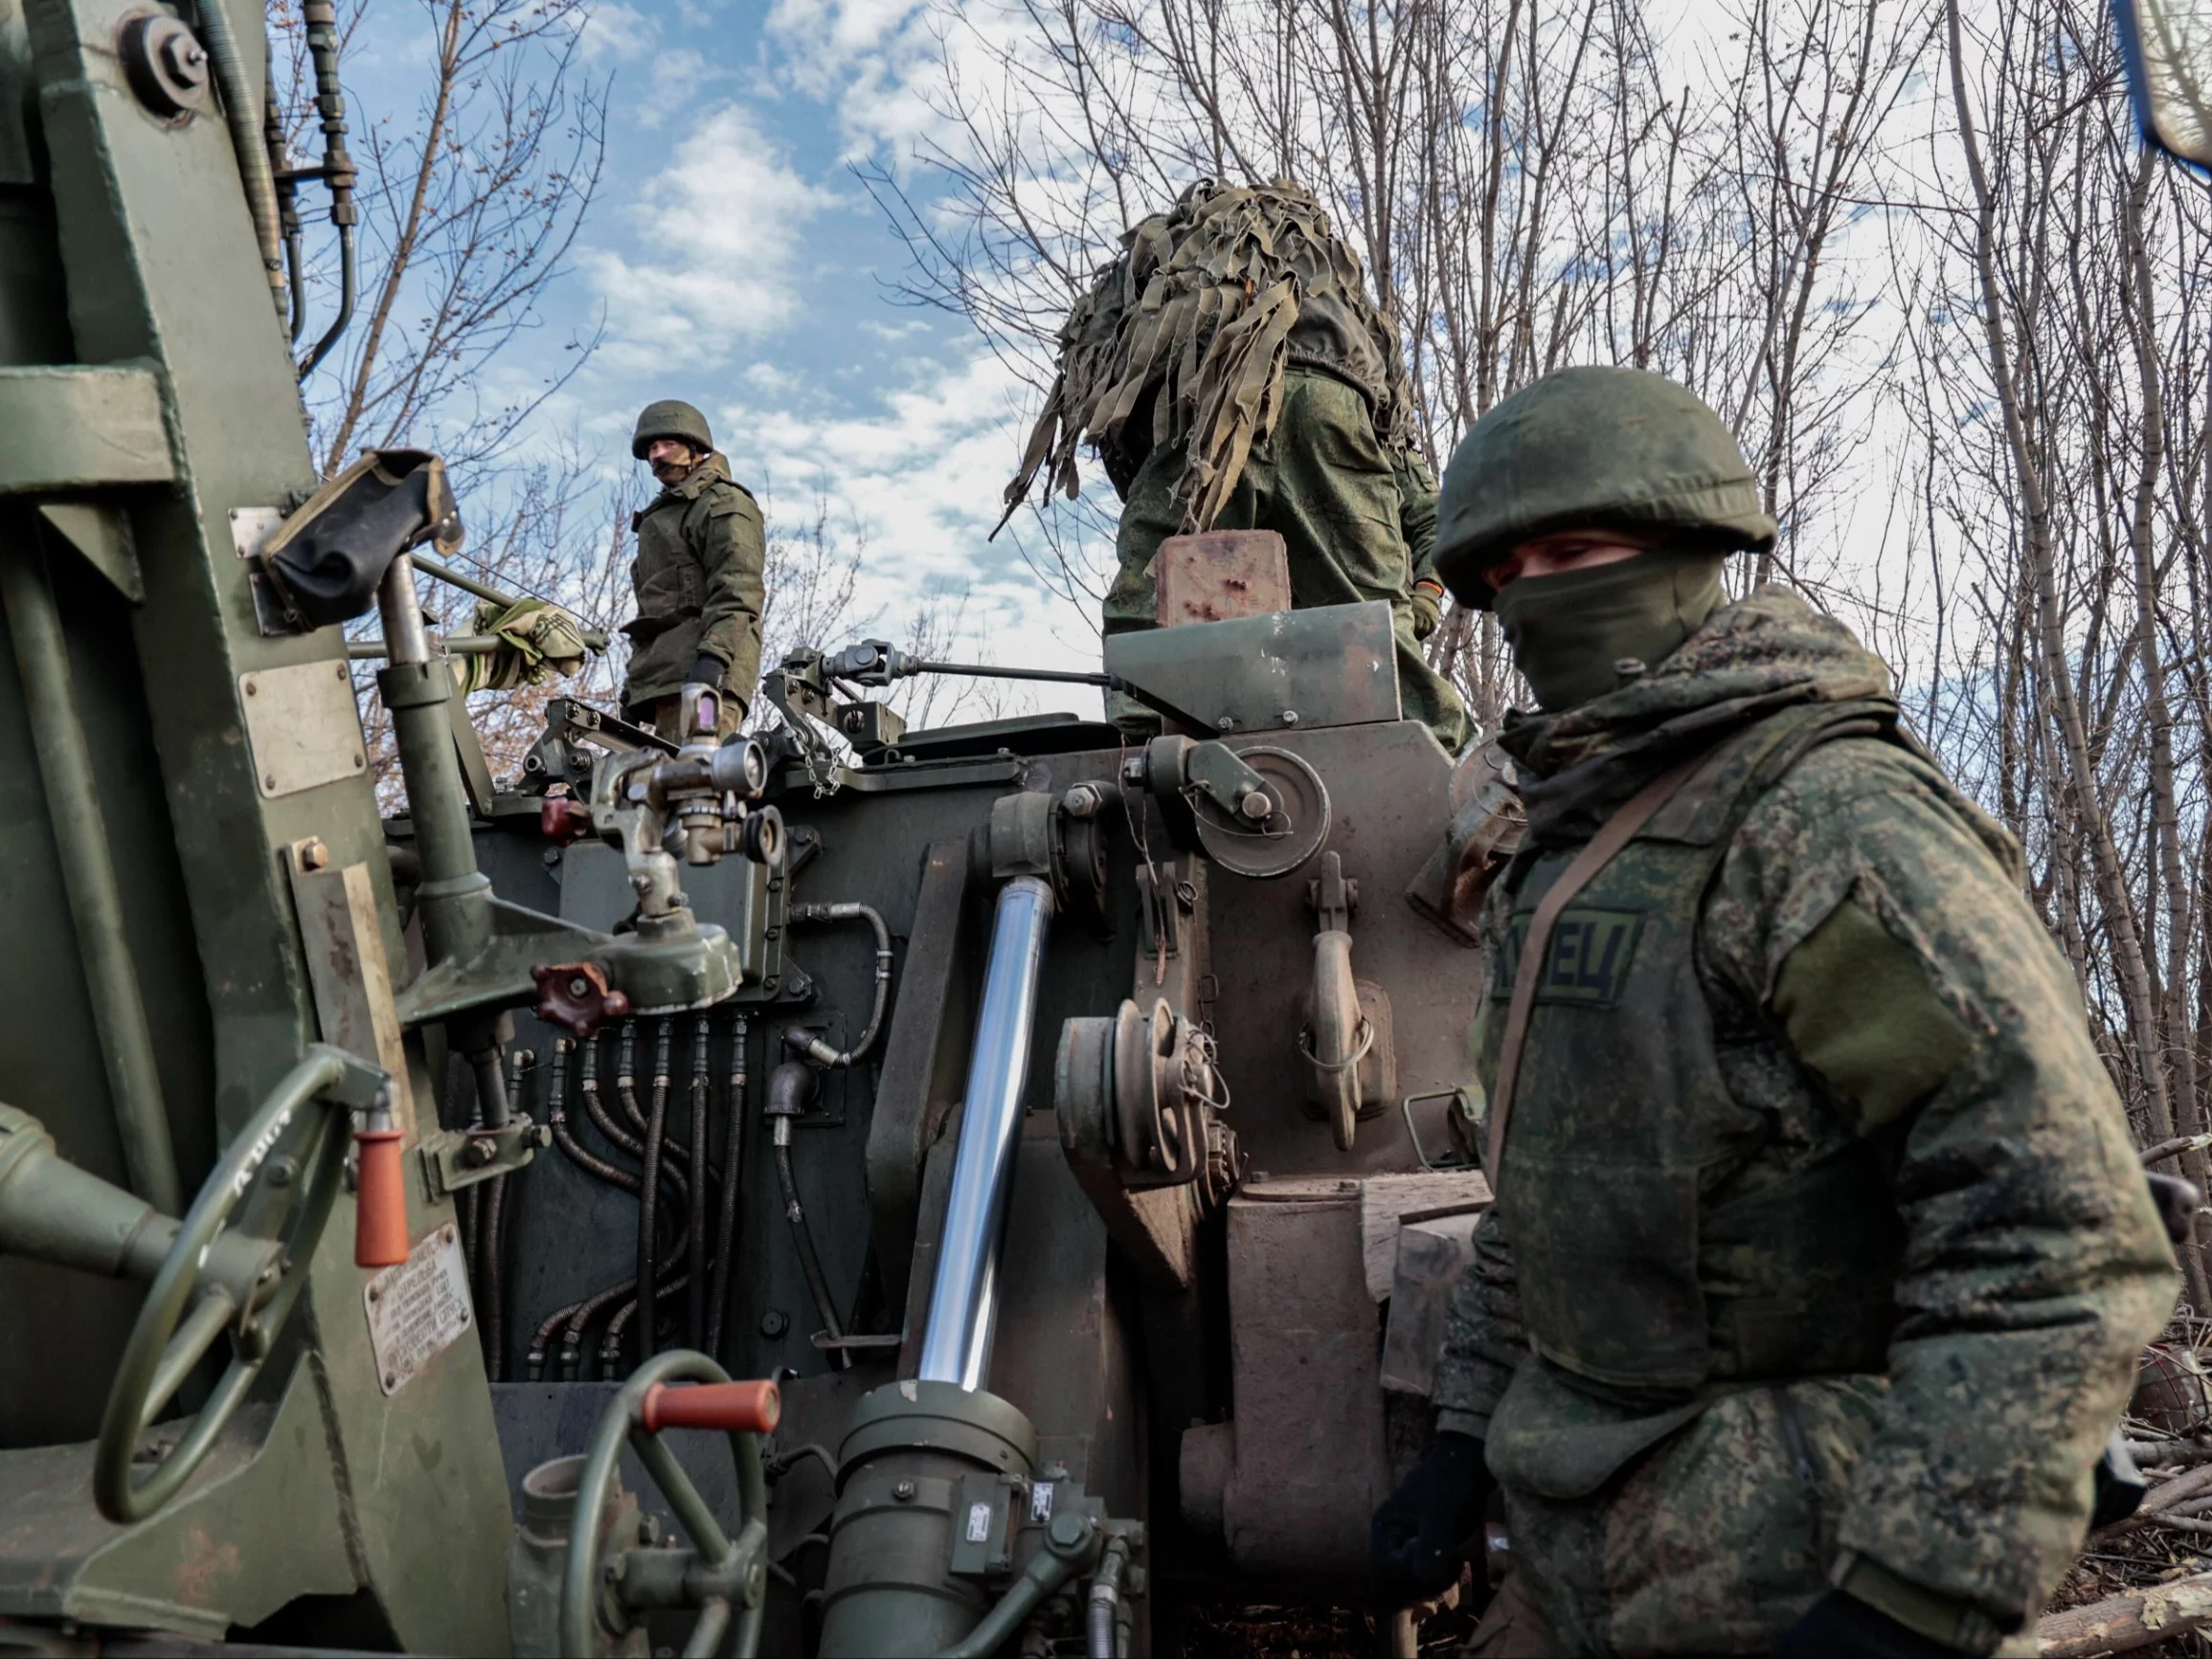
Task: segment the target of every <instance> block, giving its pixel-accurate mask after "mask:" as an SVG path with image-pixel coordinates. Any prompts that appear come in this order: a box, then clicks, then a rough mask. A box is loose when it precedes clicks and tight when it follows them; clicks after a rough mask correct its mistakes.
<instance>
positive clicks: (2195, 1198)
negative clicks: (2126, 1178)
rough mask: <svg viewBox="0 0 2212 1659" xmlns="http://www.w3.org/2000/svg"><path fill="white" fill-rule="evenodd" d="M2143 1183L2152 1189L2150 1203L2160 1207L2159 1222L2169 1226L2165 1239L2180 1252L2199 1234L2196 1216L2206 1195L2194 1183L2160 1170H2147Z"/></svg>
mask: <svg viewBox="0 0 2212 1659" xmlns="http://www.w3.org/2000/svg"><path fill="white" fill-rule="evenodd" d="M2143 1179H2144V1180H2146V1181H2148V1182H2149V1183H2150V1185H2151V1201H2152V1202H2153V1203H2155V1204H2156V1205H2157V1206H2158V1220H2160V1221H2161V1222H2165V1223H2166V1237H2167V1238H2169V1239H2171V1240H2172V1241H2173V1242H2174V1248H2176V1249H2177V1250H2178V1249H2179V1248H2180V1247H2181V1246H2182V1245H2183V1244H2187V1243H2188V1242H2189V1235H2190V1234H2191V1233H2192V1232H2194V1231H2195V1230H2196V1224H2197V1212H2198V1211H2199V1210H2200V1209H2201V1208H2203V1205H2204V1195H2203V1194H2202V1193H2201V1192H2199V1191H2198V1190H2197V1186H2196V1183H2195V1182H2193V1181H2186V1180H2183V1179H2182V1178H2181V1177H2179V1176H2170V1175H2167V1174H2165V1173H2164V1172H2163V1171H2161V1170H2145V1171H2144V1172H2143Z"/></svg>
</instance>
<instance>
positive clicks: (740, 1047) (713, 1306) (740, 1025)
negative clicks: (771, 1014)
mask: <svg viewBox="0 0 2212 1659" xmlns="http://www.w3.org/2000/svg"><path fill="white" fill-rule="evenodd" d="M751 1026H752V1021H751V1020H749V1019H748V1018H747V1017H746V1016H745V1015H743V1014H740V1015H738V1016H737V1017H736V1019H735V1020H734V1021H733V1022H732V1026H731V1032H730V1115H729V1128H728V1130H727V1131H726V1134H727V1136H728V1138H727V1139H726V1140H725V1141H724V1143H723V1146H722V1200H721V1206H720V1213H719V1214H718V1215H717V1216H716V1217H715V1220H714V1241H715V1243H714V1287H713V1289H711V1291H709V1292H708V1296H707V1353H708V1356H710V1357H711V1358H712V1359H713V1360H714V1361H715V1363H717V1364H719V1363H720V1362H721V1359H722V1317H723V1311H724V1309H725V1308H727V1307H728V1305H729V1300H730V1271H731V1256H732V1254H733V1253H734V1251H735V1249H736V1247H737V1195H738V1193H739V1192H740V1191H741V1190H742V1189H741V1188H740V1187H739V1184H738V1183H739V1180H740V1179H741V1177H742V1176H743V1172H744V1168H745V1082H746V1078H745V1040H746V1037H747V1035H748V1033H749V1031H750V1030H751Z"/></svg>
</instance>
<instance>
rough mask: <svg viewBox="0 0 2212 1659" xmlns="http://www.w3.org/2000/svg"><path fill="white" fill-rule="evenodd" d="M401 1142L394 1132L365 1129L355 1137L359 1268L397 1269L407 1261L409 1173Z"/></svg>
mask: <svg viewBox="0 0 2212 1659" xmlns="http://www.w3.org/2000/svg"><path fill="white" fill-rule="evenodd" d="M399 1138H400V1137H399V1132H398V1131H397V1130H395V1129H365V1130H362V1131H360V1132H358V1133H356V1134H355V1135H354V1136H353V1145H354V1147H355V1148H356V1149H357V1150H358V1151H359V1153H360V1155H361V1184H360V1189H359V1194H358V1199H357V1202H356V1205H355V1208H354V1212H353V1262H354V1265H355V1266H356V1267H397V1266H398V1265H399V1264H400V1263H401V1262H404V1261H406V1260H407V1172H406V1168H405V1166H404V1165H403V1163H402V1162H401V1159H400V1152H399Z"/></svg>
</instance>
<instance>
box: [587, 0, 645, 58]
mask: <svg viewBox="0 0 2212 1659" xmlns="http://www.w3.org/2000/svg"><path fill="white" fill-rule="evenodd" d="M582 18H583V27H582V29H581V31H580V34H581V38H582V40H583V46H584V51H585V53H586V55H587V56H591V57H594V58H603V59H611V60H613V61H614V62H617V63H634V62H635V61H637V59H639V58H641V57H643V56H644V55H645V54H646V53H648V52H651V51H652V50H653V48H654V46H655V45H656V44H657V43H658V42H659V40H660V37H661V25H660V22H659V20H658V19H656V18H653V17H650V16H648V15H647V14H646V13H644V12H643V11H639V10H638V9H637V8H636V7H635V6H631V5H627V4H625V3H624V0H596V4H594V5H593V6H591V7H589V8H588V9H586V10H585V11H583V12H582Z"/></svg>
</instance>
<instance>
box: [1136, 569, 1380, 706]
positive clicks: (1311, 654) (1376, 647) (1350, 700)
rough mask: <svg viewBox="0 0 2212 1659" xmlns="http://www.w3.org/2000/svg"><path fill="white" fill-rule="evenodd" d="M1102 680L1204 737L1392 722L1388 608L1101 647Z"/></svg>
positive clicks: (1193, 626) (1239, 621)
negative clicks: (1147, 700) (1145, 697)
mask: <svg viewBox="0 0 2212 1659" xmlns="http://www.w3.org/2000/svg"><path fill="white" fill-rule="evenodd" d="M1105 656H1106V672H1107V673H1109V674H1117V675H1119V676H1120V677H1121V678H1122V679H1124V680H1126V681H1127V682H1129V684H1132V685H1136V686H1141V687H1142V688H1143V689H1144V690H1146V691H1149V692H1151V693H1152V694H1153V695H1154V696H1155V697H1157V698H1159V699H1160V700H1161V701H1162V702H1163V703H1165V704H1167V705H1168V706H1170V707H1172V708H1174V709H1175V710H1177V711H1178V712H1179V713H1180V714H1182V715H1184V716H1186V717H1187V718H1189V719H1190V720H1192V721H1193V722H1195V723H1197V724H1198V725H1199V726H1201V727H1202V728H1203V729H1206V730H1207V731H1209V732H1220V731H1284V730H1289V729H1293V728H1296V729H1299V730H1305V729H1311V728H1313V727H1317V726H1363V725H1368V724H1371V723H1373V722H1375V721H1381V720H1397V719H1400V718H1401V717H1402V715H1401V706H1400V702H1399V697H1398V657H1397V639H1396V636H1395V635H1393V634H1392V633H1391V631H1390V607H1389V606H1388V605H1386V604H1384V603H1383V602H1382V601H1381V600H1379V599H1378V600H1374V601H1371V602H1370V603H1367V604H1365V605H1319V606H1316V607H1315V608H1314V609H1312V610H1310V611H1277V612H1274V613H1271V614H1270V615H1268V616H1265V617H1236V618H1234V619H1233V620H1230V621H1227V622H1191V623H1188V624H1186V625H1185V626H1184V627H1180V628H1146V629H1142V630H1140V631H1139V632H1136V633H1130V634H1110V635H1108V636H1107V638H1106V651H1105Z"/></svg>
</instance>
